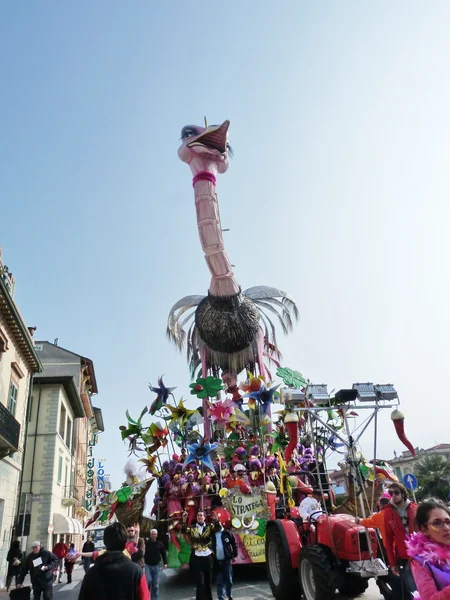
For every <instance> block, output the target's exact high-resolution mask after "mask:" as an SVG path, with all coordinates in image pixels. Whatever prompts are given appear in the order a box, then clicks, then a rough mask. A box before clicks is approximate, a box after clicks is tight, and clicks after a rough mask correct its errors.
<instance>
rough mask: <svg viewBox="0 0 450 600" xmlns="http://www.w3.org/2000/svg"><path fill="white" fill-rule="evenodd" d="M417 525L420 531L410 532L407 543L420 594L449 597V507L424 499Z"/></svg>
mask: <svg viewBox="0 0 450 600" xmlns="http://www.w3.org/2000/svg"><path fill="white" fill-rule="evenodd" d="M416 524H417V527H418V529H419V532H417V533H413V534H412V535H411V537H410V538H409V540H408V541H407V542H406V546H407V549H408V555H409V556H410V557H411V559H412V560H411V570H412V574H413V576H414V580H415V582H416V585H417V589H418V590H419V594H420V597H421V598H423V600H440V599H442V600H445V599H446V598H450V570H449V567H448V565H449V563H450V510H449V508H448V507H447V506H446V505H445V504H444V503H443V502H442V501H441V500H436V498H429V499H428V500H424V502H421V503H420V504H419V507H418V509H417V513H416ZM443 590H445V591H443Z"/></svg>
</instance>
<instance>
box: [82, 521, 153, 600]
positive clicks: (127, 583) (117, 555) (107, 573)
mask: <svg viewBox="0 0 450 600" xmlns="http://www.w3.org/2000/svg"><path fill="white" fill-rule="evenodd" d="M103 539H104V542H105V546H106V552H104V553H103V554H100V555H99V556H98V557H97V559H96V560H95V562H94V566H93V567H91V568H90V569H89V571H88V572H87V573H86V575H85V576H84V579H83V583H82V584H81V590H80V595H79V596H78V600H150V594H149V591H148V587H147V580H146V578H145V574H144V571H143V570H142V567H140V566H139V565H138V564H137V563H135V562H133V561H131V560H130V559H129V558H128V557H127V556H125V554H124V552H123V551H124V550H125V545H126V543H127V530H126V528H125V526H124V525H122V523H113V524H112V525H109V526H108V527H106V529H105V534H104V538H103Z"/></svg>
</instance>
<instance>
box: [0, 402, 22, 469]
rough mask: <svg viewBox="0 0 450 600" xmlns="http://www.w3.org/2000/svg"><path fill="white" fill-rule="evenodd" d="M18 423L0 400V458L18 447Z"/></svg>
mask: <svg viewBox="0 0 450 600" xmlns="http://www.w3.org/2000/svg"><path fill="white" fill-rule="evenodd" d="M19 439H20V423H19V422H18V421H16V419H15V418H14V417H13V416H12V414H11V413H10V412H9V410H8V409H7V408H6V406H5V405H4V404H2V403H1V402H0V460H1V459H2V458H5V456H10V455H11V454H14V452H17V451H18V449H19Z"/></svg>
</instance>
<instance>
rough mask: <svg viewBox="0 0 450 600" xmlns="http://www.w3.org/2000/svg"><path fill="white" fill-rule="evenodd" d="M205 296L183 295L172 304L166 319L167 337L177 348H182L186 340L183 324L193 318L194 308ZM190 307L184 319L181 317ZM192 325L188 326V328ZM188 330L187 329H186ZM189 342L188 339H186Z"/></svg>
mask: <svg viewBox="0 0 450 600" xmlns="http://www.w3.org/2000/svg"><path fill="white" fill-rule="evenodd" d="M204 297H205V296H185V297H184V298H181V300H178V302H177V303H176V304H174V305H173V306H172V308H171V310H170V312H169V317H168V319H167V330H166V333H167V337H168V338H169V340H170V341H171V342H173V343H174V344H175V345H176V346H177V348H178V349H179V350H182V349H183V346H184V343H185V341H186V336H187V332H186V330H185V325H187V323H189V321H191V320H192V319H193V318H194V315H195V309H196V308H197V306H198V305H199V304H200V302H201V301H202V300H203V298H204ZM190 309H194V310H192V311H191V312H190V313H189V314H188V315H187V316H185V318H184V319H181V317H182V316H183V315H184V314H185V313H186V312H187V311H189V310H190ZM191 328H192V326H191V327H190V329H191ZM188 331H189V330H188ZM188 344H189V340H188Z"/></svg>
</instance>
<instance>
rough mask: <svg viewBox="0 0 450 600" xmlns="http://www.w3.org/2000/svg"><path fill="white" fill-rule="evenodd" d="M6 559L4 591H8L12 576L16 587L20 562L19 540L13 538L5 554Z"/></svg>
mask: <svg viewBox="0 0 450 600" xmlns="http://www.w3.org/2000/svg"><path fill="white" fill-rule="evenodd" d="M6 561H7V563H8V572H7V573H6V591H7V592H9V588H10V586H11V582H12V580H13V578H14V582H15V584H16V587H17V578H18V577H19V573H20V565H21V564H22V551H21V550H20V542H19V540H15V541H14V542H13V543H12V544H11V548H10V549H9V551H8V554H7V555H6Z"/></svg>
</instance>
